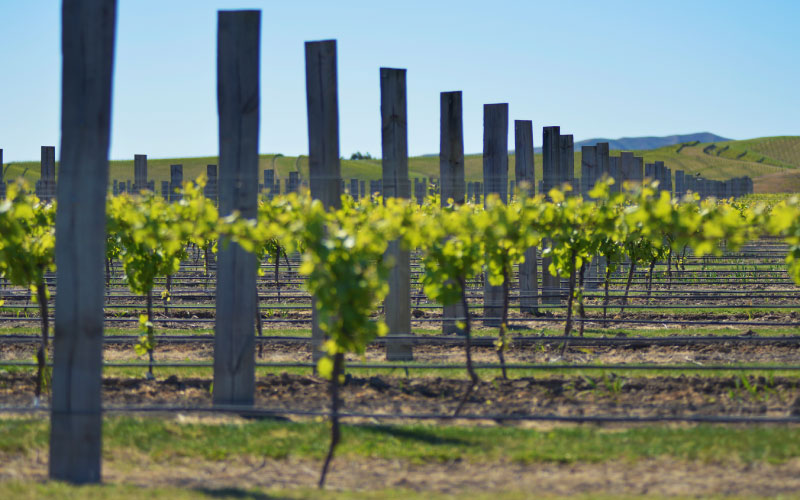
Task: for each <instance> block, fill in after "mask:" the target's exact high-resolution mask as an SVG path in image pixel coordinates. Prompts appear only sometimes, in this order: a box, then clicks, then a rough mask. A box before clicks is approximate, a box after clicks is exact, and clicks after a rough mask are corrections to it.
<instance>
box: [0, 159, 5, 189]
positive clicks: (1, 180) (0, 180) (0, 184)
mask: <svg viewBox="0 0 800 500" xmlns="http://www.w3.org/2000/svg"><path fill="white" fill-rule="evenodd" d="M4 174H5V172H4V171H3V150H2V149H0V199H2V198H5V196H6V182H5V175H4Z"/></svg>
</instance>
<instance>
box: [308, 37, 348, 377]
mask: <svg viewBox="0 0 800 500" xmlns="http://www.w3.org/2000/svg"><path fill="white" fill-rule="evenodd" d="M337 94H338V92H337V83H336V40H324V41H319V42H306V106H307V110H308V171H309V177H310V180H309V184H310V186H309V189H310V191H311V197H312V198H314V199H317V200H320V201H321V202H322V204H323V205H324V206H325V207H326V208H339V207H340V206H341V198H340V189H341V180H340V179H341V165H340V163H339V99H338V97H337ZM311 302H312V304H311V343H312V349H313V359H314V361H317V360H318V359H319V358H320V357H322V355H323V354H324V353H323V352H322V350H321V348H322V343H323V341H324V338H325V337H324V334H323V332H322V330H321V329H320V327H319V317H318V316H317V308H316V300H315V299H313V298H312V299H311Z"/></svg>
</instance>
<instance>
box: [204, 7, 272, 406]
mask: <svg viewBox="0 0 800 500" xmlns="http://www.w3.org/2000/svg"><path fill="white" fill-rule="evenodd" d="M260 37H261V11H259V10H242V11H219V13H218V15H217V109H218V113H219V213H220V216H221V217H225V216H227V215H230V214H231V213H232V212H233V211H238V212H239V213H240V214H241V215H242V217H246V218H248V219H255V218H256V215H257V213H256V212H257V207H258V193H257V189H258V125H259V123H258V120H259V107H260V102H259V44H260ZM256 266H257V262H256V257H255V255H253V254H252V253H250V252H247V251H245V250H244V249H243V248H242V247H240V246H239V245H237V244H235V243H228V244H220V245H219V253H218V257H217V315H216V325H215V335H214V394H213V401H214V404H217V405H252V404H253V397H254V391H255V315H256V293H255V291H256V272H257V269H256Z"/></svg>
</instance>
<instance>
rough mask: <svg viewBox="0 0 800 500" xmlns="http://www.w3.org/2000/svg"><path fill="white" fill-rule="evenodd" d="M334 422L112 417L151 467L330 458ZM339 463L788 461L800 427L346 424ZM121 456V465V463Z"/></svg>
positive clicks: (12, 445)
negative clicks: (549, 427)
mask: <svg viewBox="0 0 800 500" xmlns="http://www.w3.org/2000/svg"><path fill="white" fill-rule="evenodd" d="M48 429H49V422H48V420H46V419H6V420H0V453H6V454H28V455H31V454H34V453H37V452H42V451H43V450H46V448H47V444H48V436H49V430H48ZM328 433H329V429H328V426H327V424H325V423H314V422H304V423H297V422H277V421H271V420H261V421H246V422H240V421H235V422H231V423H197V422H192V423H181V422H179V421H177V420H171V419H163V418H135V417H107V418H105V420H104V424H103V447H104V451H103V452H104V455H105V457H106V458H107V459H110V458H114V457H123V456H125V455H126V454H127V453H131V452H135V453H137V454H143V455H144V456H145V457H146V458H147V459H148V460H149V461H150V462H154V463H169V462H170V461H172V460H175V459H184V458H196V459H200V460H209V461H220V460H226V459H229V458H231V457H235V456H251V457H266V458H272V459H287V458H290V457H292V458H310V459H315V460H318V459H322V458H323V457H324V454H325V452H326V451H327V444H328ZM342 436H343V437H342V442H341V444H340V447H339V449H338V451H337V456H338V457H341V458H343V459H345V458H347V457H351V458H354V459H357V458H365V459H369V458H377V459H387V460H405V461H409V462H411V463H418V464H424V463H430V462H448V461H452V460H467V461H471V462H473V463H485V462H492V461H501V460H507V461H511V462H517V463H525V464H530V463H548V462H549V463H578V462H589V463H598V462H605V461H611V460H627V461H636V460H643V459H651V458H659V457H669V458H673V459H677V460H685V461H700V462H708V463H711V462H713V463H770V464H779V463H785V462H787V461H789V460H792V459H795V458H797V457H798V456H800V427H798V426H749V427H737V426H707V425H698V426H686V427H668V426H643V427H632V428H626V429H619V428H617V429H613V430H603V429H600V428H596V427H592V426H571V427H557V428H554V429H552V430H547V431H541V430H534V429H523V428H518V427H477V426H442V425H398V426H378V425H345V426H343V432H342ZM115 459H119V458H115Z"/></svg>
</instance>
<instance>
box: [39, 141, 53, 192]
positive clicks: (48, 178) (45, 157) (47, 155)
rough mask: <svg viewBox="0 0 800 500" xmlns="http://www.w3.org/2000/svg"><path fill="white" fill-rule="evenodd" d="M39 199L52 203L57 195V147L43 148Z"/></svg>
mask: <svg viewBox="0 0 800 500" xmlns="http://www.w3.org/2000/svg"><path fill="white" fill-rule="evenodd" d="M39 180H40V181H41V188H40V193H39V198H41V199H42V201H50V200H52V199H53V198H54V197H55V195H56V147H55V146H42V163H41V173H40V179H39Z"/></svg>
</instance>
